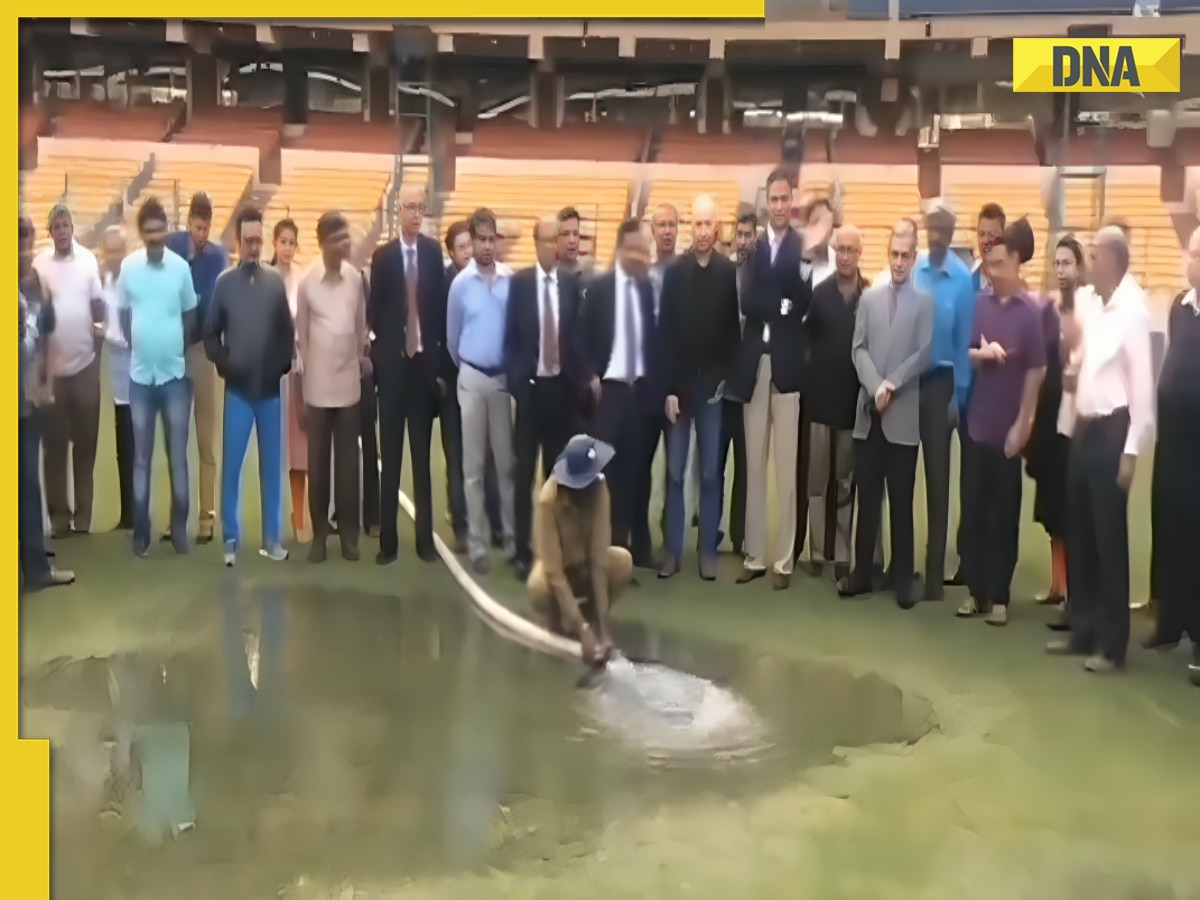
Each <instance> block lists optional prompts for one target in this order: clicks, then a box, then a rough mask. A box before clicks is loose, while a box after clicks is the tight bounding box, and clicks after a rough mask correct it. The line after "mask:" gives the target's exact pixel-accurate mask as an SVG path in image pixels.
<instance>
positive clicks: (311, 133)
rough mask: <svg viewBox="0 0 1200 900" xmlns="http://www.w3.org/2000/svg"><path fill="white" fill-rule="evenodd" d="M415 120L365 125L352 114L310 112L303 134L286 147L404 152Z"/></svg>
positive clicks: (340, 150) (361, 119)
mask: <svg viewBox="0 0 1200 900" xmlns="http://www.w3.org/2000/svg"><path fill="white" fill-rule="evenodd" d="M415 121H416V120H415V119H412V120H406V119H405V118H403V117H401V120H400V122H399V123H397V122H395V121H387V122H364V121H363V118H362V116H361V115H353V114H351V113H321V112H310V113H309V114H308V124H307V125H306V126H305V127H304V133H303V134H301V135H298V136H296V137H288V138H287V139H286V140H285V141H284V146H286V147H288V148H291V149H294V150H319V151H326V152H329V151H333V152H339V153H378V154H387V155H392V154H395V153H403V152H405V150H406V149H407V144H408V141H409V140H410V139H411V138H412V135H413V128H414V123H415Z"/></svg>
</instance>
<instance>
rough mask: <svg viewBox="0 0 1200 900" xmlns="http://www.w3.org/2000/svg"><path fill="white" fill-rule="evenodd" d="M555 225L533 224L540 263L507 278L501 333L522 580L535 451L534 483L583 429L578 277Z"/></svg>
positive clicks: (517, 567)
mask: <svg viewBox="0 0 1200 900" xmlns="http://www.w3.org/2000/svg"><path fill="white" fill-rule="evenodd" d="M560 224H561V223H560V222H559V220H558V219H556V218H555V217H554V216H548V217H547V218H545V219H543V220H542V221H541V222H539V223H538V224H537V225H536V226H535V228H534V233H533V239H534V244H535V246H536V248H537V260H538V261H537V264H536V265H534V266H530V267H529V268H527V269H522V270H521V271H520V272H518V273H517V274H516V275H514V276H513V280H512V288H511V289H510V291H509V296H508V310H507V320H506V327H505V332H504V334H505V341H504V344H505V346H504V364H505V368H506V369H507V374H508V389H509V391H510V392H511V393H512V395H513V399H514V400H515V401H516V404H517V421H516V428H515V430H514V434H513V439H514V443H515V445H516V468H515V473H514V476H513V481H514V488H513V492H514V500H513V507H514V510H513V511H514V517H515V519H516V531H517V555H516V559H515V560H514V562H513V569H514V572H515V573H516V576H517V578H518V579H520V580H521V581H524V580H525V579H526V578H528V577H529V570H530V567H531V566H532V565H533V555H532V549H531V538H530V535H531V530H532V516H533V493H532V491H533V481H534V472H535V470H536V468H537V458H538V451H539V450H540V451H541V454H542V478H541V479H539V480H538V483H539V484H540V483H541V481H542V480H544V479H546V478H549V477H550V470H551V469H552V468H553V467H554V461H555V460H557V459H558V456H559V454H560V453H562V451H563V448H564V447H566V445H567V441H568V440H570V438H571V437H572V436H573V435H575V434H576V433H578V432H579V431H580V430H582V423H583V416H582V415H581V414H580V409H581V408H582V405H583V402H584V392H585V391H586V390H587V383H586V380H585V377H584V374H583V369H582V367H581V363H580V359H579V354H578V352H577V347H578V345H577V343H576V342H577V339H578V333H579V332H578V329H577V327H576V323H577V318H578V315H579V282H578V280H577V278H576V277H575V276H574V275H573V274H571V273H570V272H569V271H567V270H565V269H564V268H563V267H562V266H561V265H559V263H558V261H557V260H559V259H562V258H564V254H563V252H562V248H561V247H560V246H559V245H560V244H561V243H562V241H561V240H560V237H559V225H560Z"/></svg>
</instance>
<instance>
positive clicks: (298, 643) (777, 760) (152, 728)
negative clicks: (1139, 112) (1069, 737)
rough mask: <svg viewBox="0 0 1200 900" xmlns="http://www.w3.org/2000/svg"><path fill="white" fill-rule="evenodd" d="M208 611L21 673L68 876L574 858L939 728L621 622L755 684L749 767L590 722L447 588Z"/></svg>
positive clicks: (561, 677)
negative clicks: (48, 762)
mask: <svg viewBox="0 0 1200 900" xmlns="http://www.w3.org/2000/svg"><path fill="white" fill-rule="evenodd" d="M195 624H196V631H195V633H194V634H191V635H186V636H183V637H184V638H185V639H186V643H181V644H180V646H181V649H179V650H178V651H176V652H173V653H158V654H155V655H153V656H151V655H148V654H143V655H129V656H121V657H114V658H111V659H86V660H71V659H64V660H58V661H55V662H53V663H51V664H48V665H45V666H41V667H38V668H36V669H34V670H31V671H28V672H26V673H24V674H23V677H22V679H21V704H22V716H23V723H22V734H23V736H25V737H48V738H50V739H51V741H52V746H53V748H54V750H53V753H52V814H53V820H52V821H53V834H52V847H53V869H54V894H55V895H56V896H62V897H74V896H82V895H84V893H85V892H86V894H87V895H89V896H95V897H99V898H106V897H122V898H136V897H143V896H145V897H159V896H164V895H165V894H164V891H167V892H168V893H170V895H172V896H174V897H177V898H186V897H190V896H193V895H194V896H197V897H201V896H203V897H212V896H218V895H220V896H224V897H227V898H231V900H235V898H238V897H242V896H246V897H261V896H274V893H272V892H273V891H277V890H278V885H280V884H283V883H292V882H294V881H295V879H296V878H297V877H298V876H300V875H305V876H307V877H310V878H311V877H321V878H326V879H331V880H337V879H339V878H342V877H347V876H351V877H356V878H370V879H373V880H389V879H395V880H405V879H411V878H419V877H422V876H425V875H433V874H437V873H444V872H449V871H461V870H463V869H467V868H475V867H479V866H483V865H492V866H500V867H504V866H507V865H511V864H516V863H519V862H527V861H535V860H549V861H554V860H561V859H567V858H570V857H573V856H579V855H582V854H585V853H587V852H589V849H590V848H591V846H592V842H593V840H594V838H595V837H596V835H597V834H598V832H599V829H600V828H601V827H602V826H603V825H604V824H605V823H606V822H607V821H611V819H612V817H613V816H614V815H618V814H619V815H622V816H625V815H640V814H644V813H649V812H653V810H654V809H656V808H658V807H659V806H661V805H664V804H671V803H677V802H686V801H687V800H690V799H693V798H695V797H697V796H700V795H704V794H713V793H716V794H718V795H725V796H728V797H730V798H740V797H744V796H746V795H747V793H752V792H755V791H760V790H769V789H771V788H773V787H776V786H778V785H780V784H782V783H786V782H787V781H791V780H794V779H795V778H797V777H799V775H800V774H801V772H802V771H803V769H804V768H806V767H808V766H811V765H814V764H819V763H822V762H826V761H828V760H830V759H831V758H833V756H834V750H835V748H837V747H841V746H855V745H864V744H870V743H875V742H882V741H911V740H915V739H917V738H919V737H920V736H921V734H923V733H924V732H925V731H926V730H928V728H929V727H930V716H929V710H928V707H927V706H923V704H922V703H921V702H920V701H919V700H914V699H912V698H907V697H905V695H903V694H902V693H901V691H900V690H899V689H898V688H896V687H895V686H894V685H892V684H890V683H889V682H887V681H885V680H884V679H882V678H879V677H877V676H872V675H867V676H863V677H856V676H854V675H853V674H851V673H849V672H848V671H846V670H845V669H842V668H841V667H838V666H836V665H832V664H817V663H807V664H796V663H784V662H780V661H778V660H774V659H771V658H769V657H756V656H754V655H752V654H747V653H742V652H738V651H734V650H731V649H730V648H728V647H722V646H719V645H711V644H700V643H697V642H695V641H692V640H684V639H682V638H678V637H673V636H670V635H662V634H656V633H652V632H645V631H641V630H638V629H624V630H623V632H622V634H621V635H620V638H621V641H620V643H621V646H622V647H623V648H624V649H625V650H626V652H627V654H628V655H629V656H630V657H631V658H633V659H646V660H657V661H661V662H662V663H664V664H666V665H669V666H671V667H672V668H675V669H677V670H680V671H683V672H691V673H694V674H696V675H698V676H702V677H706V678H712V679H713V680H714V681H715V682H716V683H717V684H719V685H727V686H728V687H729V688H731V689H732V690H733V691H734V692H735V693H736V694H739V695H742V696H744V697H745V698H746V699H747V700H748V701H749V702H750V703H751V704H752V705H753V706H754V707H755V708H756V709H757V710H758V712H759V713H760V714H761V715H762V717H763V718H764V720H765V721H766V722H767V723H768V726H769V728H770V731H771V736H772V739H773V741H774V745H775V746H774V751H773V753H772V754H771V755H770V756H769V758H766V759H763V760H761V761H760V762H758V763H756V764H755V765H753V766H743V767H724V768H717V769H714V768H713V767H711V766H708V767H695V766H668V767H664V766H661V765H659V766H656V765H648V764H647V759H646V754H645V753H644V752H637V750H636V749H631V748H630V746H629V742H628V741H622V740H620V738H621V737H622V735H621V734H614V733H610V732H607V731H604V730H601V729H598V728H597V727H596V722H595V719H594V715H589V714H588V713H589V708H588V704H589V702H592V701H593V700H594V698H595V694H594V693H593V692H589V690H588V689H587V688H580V687H579V686H578V675H579V673H578V672H577V671H576V670H573V669H571V668H570V667H569V666H566V665H564V664H562V663H561V662H559V661H557V660H553V659H550V658H547V657H543V656H540V655H538V654H534V653H531V652H528V651H526V650H524V649H521V648H518V647H515V646H514V645H511V644H509V643H507V642H505V641H503V640H501V639H500V638H498V637H496V636H495V635H493V634H491V633H490V632H487V631H486V629H485V628H484V627H483V626H482V625H481V624H480V623H479V622H478V621H476V620H475V619H474V617H473V616H471V615H470V614H469V613H467V612H466V611H465V610H464V608H463V605H462V604H460V603H458V602H456V601H455V600H453V599H451V598H444V599H439V600H432V599H429V598H414V599H410V600H406V599H397V598H383V597H354V596H346V595H344V594H331V593H321V592H318V591H313V590H310V591H303V592H297V591H289V592H288V593H287V594H285V593H284V592H283V591H281V590H270V589H266V590H261V589H260V590H255V591H254V592H251V591H249V590H246V591H241V590H231V591H230V592H229V593H228V595H227V596H225V597H224V598H223V599H222V600H221V601H220V603H219V604H213V603H212V602H211V601H209V602H208V603H207V604H206V606H205V607H204V611H203V612H202V613H200V614H199V615H198V617H197V619H196V623H195ZM591 712H593V713H594V709H593V710H591ZM642 749H643V750H644V748H642ZM673 761H674V762H678V761H679V760H678V758H673ZM618 810H619V813H618V812H617V811H618ZM193 825H194V827H193ZM184 874H186V875H187V877H186V878H184V877H183V875H184ZM193 874H195V876H196V877H195V878H192V877H191V876H192V875H193ZM188 879H191V880H190V881H189V880H188ZM184 881H187V882H188V887H181V886H180V885H181V883H182V882H184ZM210 881H211V882H212V883H211V884H210V883H209V882H210ZM81 888H86V891H84V890H81ZM181 891H183V893H181Z"/></svg>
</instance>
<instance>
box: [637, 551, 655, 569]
mask: <svg viewBox="0 0 1200 900" xmlns="http://www.w3.org/2000/svg"><path fill="white" fill-rule="evenodd" d="M633 567H634V568H635V569H657V568H658V563H657V562H656V561H655V559H654V551H652V550H635V551H634V553H633Z"/></svg>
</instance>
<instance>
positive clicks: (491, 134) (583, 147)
mask: <svg viewBox="0 0 1200 900" xmlns="http://www.w3.org/2000/svg"><path fill="white" fill-rule="evenodd" d="M646 136H647V130H646V128H645V127H643V126H640V125H626V124H621V123H616V122H611V123H610V122H596V123H591V122H587V123H584V122H575V123H570V124H564V125H563V127H562V128H556V129H547V130H542V129H537V128H531V127H530V126H529V124H528V123H527V122H523V121H521V120H519V119H493V120H490V121H488V120H484V121H480V122H479V123H478V124H477V125H476V126H475V132H474V137H473V140H472V143H471V144H470V145H469V146H466V147H463V148H462V149H461V151H460V152H462V153H463V154H464V155H467V154H469V155H471V156H481V157H490V158H492V159H590V160H595V161H597V162H638V161H640V160H641V158H642V151H643V149H644V147H645V144H646Z"/></svg>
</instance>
